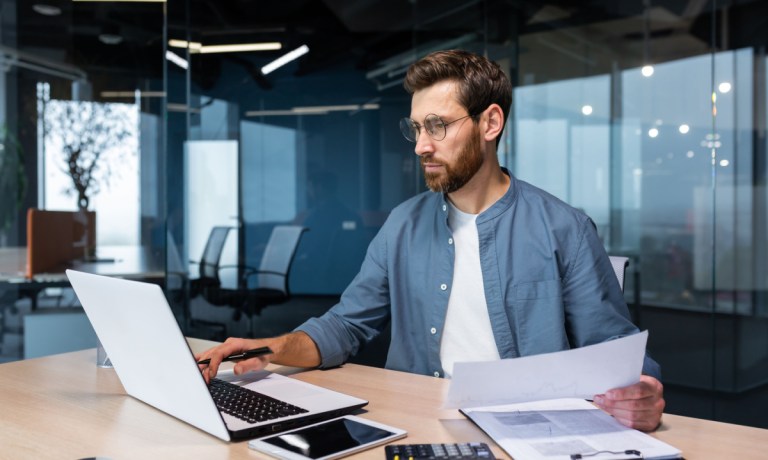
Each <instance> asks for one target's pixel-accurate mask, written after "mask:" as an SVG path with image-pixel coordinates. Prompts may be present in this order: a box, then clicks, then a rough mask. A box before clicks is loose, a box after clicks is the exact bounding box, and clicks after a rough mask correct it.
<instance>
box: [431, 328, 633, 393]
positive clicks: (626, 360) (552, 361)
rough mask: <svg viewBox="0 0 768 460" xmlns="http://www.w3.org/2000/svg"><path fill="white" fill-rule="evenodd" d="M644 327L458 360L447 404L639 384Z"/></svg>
mask: <svg viewBox="0 0 768 460" xmlns="http://www.w3.org/2000/svg"><path fill="white" fill-rule="evenodd" d="M647 341H648V331H643V332H640V333H637V334H634V335H630V336H627V337H622V338H620V339H615V340H610V341H608V342H603V343H599V344H596V345H590V346H587V347H582V348H574V349H572V350H566V351H560V352H556V353H545V354H541V355H535V356H526V357H522V358H514V359H501V360H497V361H485V362H470V363H456V364H455V365H454V368H453V378H452V379H451V386H450V389H449V391H448V396H447V398H446V407H447V408H467V407H476V406H491V405H496V404H508V403H517V402H526V401H538V400H543V399H556V398H582V399H592V397H594V396H595V395H597V394H603V393H605V392H606V391H607V390H610V389H612V388H621V387H625V386H628V385H632V384H634V383H637V382H638V381H639V380H640V374H641V372H642V370H643V359H644V357H645V344H646V342H647Z"/></svg>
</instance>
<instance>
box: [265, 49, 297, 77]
mask: <svg viewBox="0 0 768 460" xmlns="http://www.w3.org/2000/svg"><path fill="white" fill-rule="evenodd" d="M308 52H309V47H308V46H307V45H301V46H300V47H298V48H296V49H295V50H293V51H290V52H288V53H286V54H284V55H282V56H280V57H279V58H277V59H275V60H274V61H272V62H270V63H269V64H267V65H265V66H264V67H262V68H261V73H263V74H264V75H266V74H268V73H270V72H272V71H274V70H275V69H277V68H279V67H282V66H284V65H286V64H288V63H289V62H291V61H293V60H294V59H297V58H299V57H300V56H303V55H305V54H307V53H308Z"/></svg>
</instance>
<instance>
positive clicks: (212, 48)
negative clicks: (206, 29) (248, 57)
mask: <svg viewBox="0 0 768 460" xmlns="http://www.w3.org/2000/svg"><path fill="white" fill-rule="evenodd" d="M168 46H172V47H174V48H185V49H186V48H189V52H190V53H200V54H210V53H240V52H243V51H274V50H279V49H282V47H283V45H282V43H280V42H263V43H233V44H229V45H203V44H202V43H199V42H187V41H185V40H175V39H171V40H168Z"/></svg>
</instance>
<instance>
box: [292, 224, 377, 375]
mask: <svg viewBox="0 0 768 460" xmlns="http://www.w3.org/2000/svg"><path fill="white" fill-rule="evenodd" d="M386 252H387V244H386V230H385V228H382V230H381V231H379V233H378V234H377V235H376V237H375V238H374V239H373V241H372V242H371V244H370V245H369V246H368V251H367V253H366V256H365V259H364V260H363V264H362V266H361V268H360V272H359V273H358V274H357V276H355V278H354V279H353V280H352V282H351V283H350V285H349V286H348V287H347V289H345V290H344V293H343V294H342V296H341V299H340V301H339V303H338V304H336V305H334V306H333V307H331V309H330V310H328V311H327V312H326V313H325V314H323V315H322V316H320V317H318V318H310V319H309V320H308V321H306V322H305V323H304V324H302V325H300V326H299V327H298V328H296V331H303V332H305V333H306V334H307V335H309V336H310V337H311V338H312V340H313V341H314V342H315V344H317V348H318V350H319V351H320V357H321V364H320V367H321V368H329V367H335V366H339V365H341V364H343V363H344V362H346V361H347V359H349V357H350V356H353V355H355V354H356V353H357V352H358V351H359V350H360V349H361V347H362V346H364V345H365V344H366V343H368V342H370V341H371V340H373V339H374V338H376V336H377V335H379V333H380V332H381V330H383V329H384V327H385V326H386V325H387V322H388V321H389V318H390V300H389V279H388V276H387V268H386V267H387V264H386Z"/></svg>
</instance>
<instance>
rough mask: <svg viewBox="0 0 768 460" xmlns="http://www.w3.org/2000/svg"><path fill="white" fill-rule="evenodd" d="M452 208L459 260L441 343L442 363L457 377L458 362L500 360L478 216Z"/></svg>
mask: <svg viewBox="0 0 768 460" xmlns="http://www.w3.org/2000/svg"><path fill="white" fill-rule="evenodd" d="M449 206H450V210H449V212H448V225H449V227H450V228H451V232H452V233H453V244H454V248H455V250H456V259H455V260H454V265H453V267H454V268H453V286H452V287H451V295H450V298H449V299H448V313H447V315H446V317H445V325H444V326H443V329H444V330H443V338H442V341H441V343H440V362H441V364H442V365H443V370H444V371H445V376H446V377H450V376H451V375H452V374H453V364H454V363H457V362H463V361H493V360H497V359H499V350H498V349H497V348H496V342H495V341H494V339H493V330H492V329H491V320H490V318H489V317H488V306H487V304H486V302H485V291H484V289H483V273H482V269H481V268H480V240H479V237H478V235H477V225H476V224H475V221H476V220H477V214H467V213H465V212H461V211H459V210H458V209H456V207H455V206H453V205H452V204H450V203H449Z"/></svg>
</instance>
